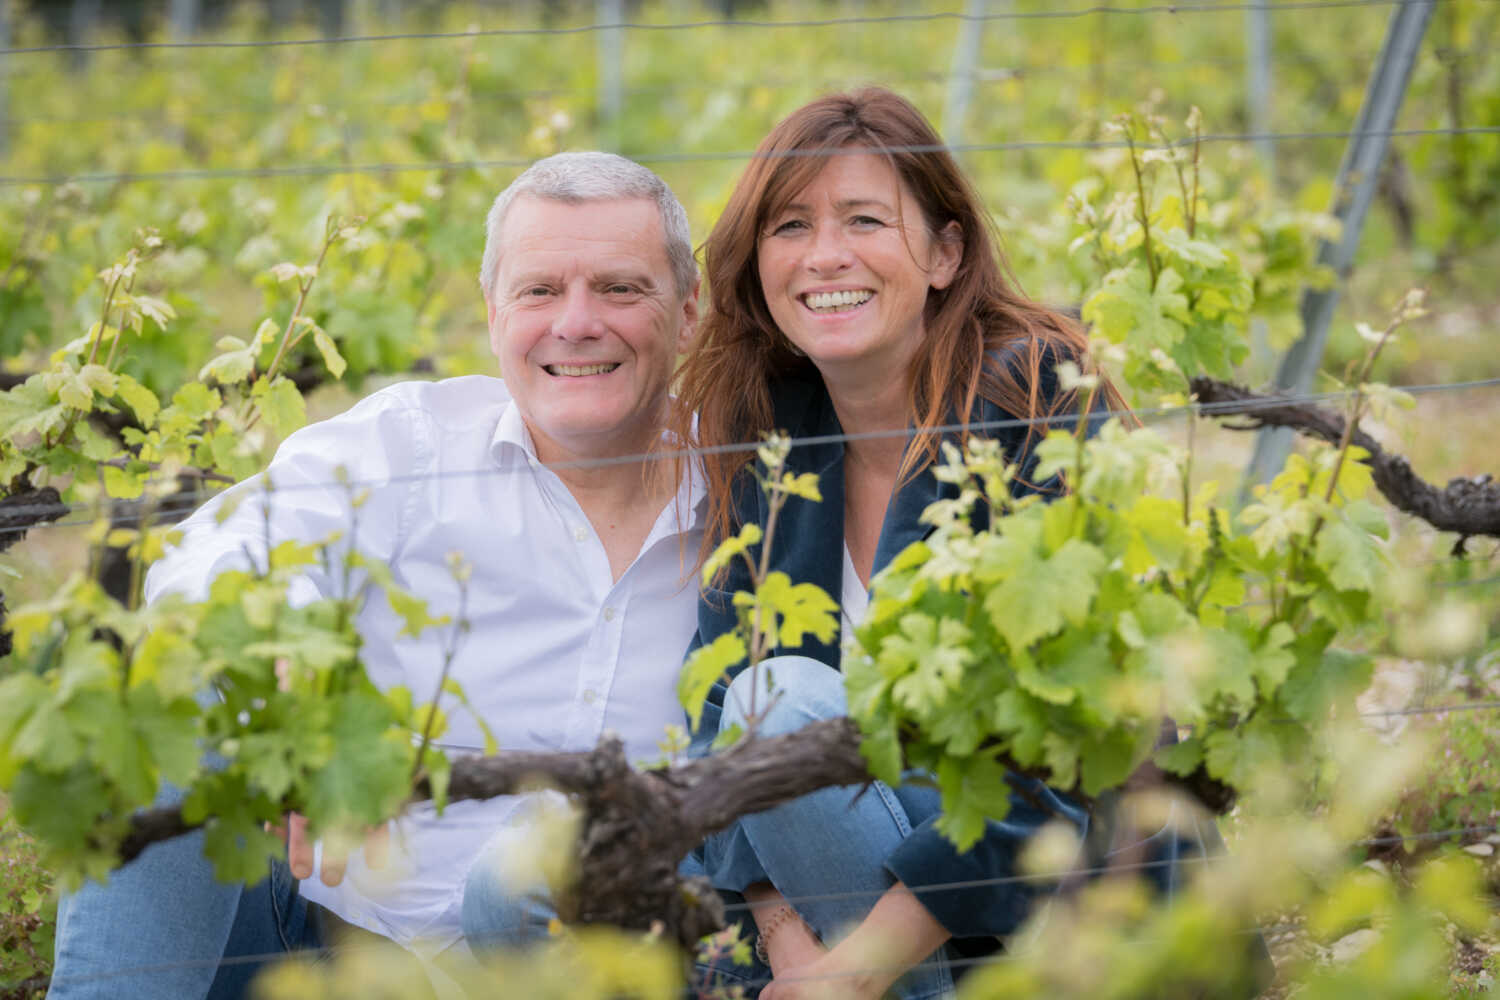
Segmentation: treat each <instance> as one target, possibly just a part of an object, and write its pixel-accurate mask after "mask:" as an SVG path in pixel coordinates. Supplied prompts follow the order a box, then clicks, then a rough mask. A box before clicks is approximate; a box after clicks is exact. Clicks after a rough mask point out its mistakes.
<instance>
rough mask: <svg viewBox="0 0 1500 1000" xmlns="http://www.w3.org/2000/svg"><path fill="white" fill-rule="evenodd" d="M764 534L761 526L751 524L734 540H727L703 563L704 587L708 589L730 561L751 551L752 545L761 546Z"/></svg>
mask: <svg viewBox="0 0 1500 1000" xmlns="http://www.w3.org/2000/svg"><path fill="white" fill-rule="evenodd" d="M761 535H762V532H761V530H760V525H758V524H755V523H754V522H751V523H749V524H746V525H743V526H742V527H741V528H740V533H739V534H738V535H735V536H734V537H733V538H726V539H724V540H723V541H722V542H720V543H719V545H718V548H716V549H714V551H713V554H712V555H710V556H709V557H708V559H707V560H705V561H704V563H703V586H705V587H707V586H708V585H709V582H710V581H712V580H713V578H714V577H716V576H718V575H719V571H720V570H721V569H723V568H724V567H725V566H727V565H729V560H731V559H733V558H734V557H735V556H737V555H739V554H740V553H742V552H744V551H745V550H747V549H749V548H750V546H752V545H758V544H760V540H761Z"/></svg>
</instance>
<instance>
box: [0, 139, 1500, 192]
mask: <svg viewBox="0 0 1500 1000" xmlns="http://www.w3.org/2000/svg"><path fill="white" fill-rule="evenodd" d="M1362 135H1364V136H1375V135H1382V136H1389V137H1392V138H1400V137H1407V138H1412V137H1422V136H1454V135H1500V125H1469V126H1464V127H1461V128H1451V127H1450V128H1399V129H1367V130H1365V131H1362V132H1360V131H1347V130H1337V129H1335V130H1331V131H1305V132H1273V133H1270V134H1266V135H1256V134H1253V133H1249V132H1238V133H1208V134H1205V135H1200V136H1193V137H1188V138H1184V139H1177V140H1173V141H1171V142H1164V143H1163V142H1157V143H1145V142H1137V143H1136V144H1135V148H1136V149H1139V150H1147V149H1182V148H1188V147H1191V146H1193V145H1195V144H1197V143H1200V142H1202V143H1220V142H1246V143H1254V142H1262V141H1265V142H1293V141H1314V140H1329V139H1343V140H1348V139H1351V138H1354V137H1357V136H1362ZM1128 146H1129V144H1128V143H1127V142H1125V140H1123V139H1118V140H1116V139H1017V140H1012V141H1009V142H987V143H968V144H965V145H959V146H949V145H946V144H939V145H927V146H888V147H886V148H885V151H886V152H888V153H941V152H949V153H955V154H963V153H1000V152H1017V151H1024V150H1045V149H1075V150H1077V149H1125V148H1128ZM857 152H858V150H850V151H848V152H846V151H844V150H800V149H799V150H785V151H781V152H777V153H773V154H769V155H770V156H774V157H802V156H842V155H854V154H855V153H857ZM757 155H767V154H757V153H756V152H754V151H753V150H726V151H704V152H686V151H678V152H656V153H652V152H645V153H633V154H632V155H631V158H632V159H634V160H636V161H637V162H639V163H708V162H722V161H726V160H753V159H755V158H756V157H757ZM534 162H535V158H533V157H495V158H485V159H472V160H429V161H421V162H416V163H394V162H391V163H353V164H348V163H344V164H337V163H309V164H293V165H290V166H284V167H269V166H268V167H186V168H182V169H178V170H151V171H122V172H120V173H110V174H37V175H34V176H29V177H27V176H14V175H7V176H0V187H6V186H16V185H26V184H37V185H57V184H134V183H139V182H141V181H192V180H229V179H241V180H243V179H246V178H252V177H332V176H344V175H349V174H391V173H410V172H413V171H433V172H439V171H453V170H490V169H501V168H504V169H519V168H522V167H528V166H530V165H531V164H532V163H534Z"/></svg>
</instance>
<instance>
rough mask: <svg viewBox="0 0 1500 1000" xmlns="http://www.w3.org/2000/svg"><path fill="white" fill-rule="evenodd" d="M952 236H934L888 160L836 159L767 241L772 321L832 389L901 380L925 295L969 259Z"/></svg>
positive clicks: (763, 249) (773, 224)
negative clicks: (833, 384)
mask: <svg viewBox="0 0 1500 1000" xmlns="http://www.w3.org/2000/svg"><path fill="white" fill-rule="evenodd" d="M949 228H950V229H951V234H950V238H946V239H943V240H939V239H936V238H935V237H934V236H933V234H932V233H930V232H929V231H928V229H927V224H926V222H925V220H924V219H923V217H922V212H921V209H920V208H919V207H918V205H917V203H916V199H915V198H914V197H913V196H912V194H911V192H910V190H908V188H907V186H906V185H905V184H904V183H903V182H902V181H901V179H900V177H899V176H898V175H897V174H896V171H895V169H894V168H893V167H892V166H891V165H890V163H888V162H887V161H886V159H885V158H884V157H882V156H880V155H878V154H875V153H868V152H852V153H847V152H846V153H841V154H839V155H835V156H830V157H829V158H828V161H827V163H826V164H825V165H824V167H823V169H822V171H821V172H820V173H819V174H818V175H817V176H816V177H814V178H813V180H812V182H811V183H809V184H808V185H807V186H806V187H805V188H803V189H802V190H801V191H799V192H797V193H796V195H795V196H793V198H792V200H791V203H790V204H788V205H787V206H786V208H784V209H782V211H781V212H780V213H779V214H777V215H774V216H772V217H771V218H770V219H768V220H767V224H766V226H765V228H764V229H763V230H762V232H761V235H760V243H759V246H758V248H757V263H758V266H759V269H760V282H761V289H762V291H763V293H764V294H765V298H766V304H767V305H768V306H769V307H770V310H771V316H772V317H773V318H774V319H775V320H776V325H777V326H779V327H780V328H781V332H782V333H784V334H785V335H786V337H787V339H788V340H790V341H791V342H792V343H793V344H794V345H795V346H796V347H797V348H798V349H800V350H801V351H802V352H803V353H805V354H806V355H807V356H808V357H809V358H811V359H812V361H813V363H814V364H815V365H817V367H818V370H819V371H820V372H822V373H823V376H824V378H825V379H828V380H830V381H831V382H838V383H843V384H846V385H847V384H849V382H850V380H851V379H853V380H855V381H856V382H864V381H865V380H891V379H895V380H898V381H899V380H904V376H905V372H906V368H907V365H908V364H909V363H910V361H911V359H912V357H913V356H914V355H915V354H916V351H917V345H918V344H919V343H920V342H921V339H922V334H923V329H922V313H923V310H924V308H925V307H926V304H927V291H928V289H930V288H946V287H947V286H948V284H949V283H950V282H951V281H952V280H953V276H954V273H955V272H956V271H957V269H958V263H959V260H960V258H961V257H962V255H963V245H962V243H961V241H960V239H959V237H958V224H957V223H950V224H949ZM877 384H878V383H877Z"/></svg>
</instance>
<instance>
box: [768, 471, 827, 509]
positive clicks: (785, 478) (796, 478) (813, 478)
mask: <svg viewBox="0 0 1500 1000" xmlns="http://www.w3.org/2000/svg"><path fill="white" fill-rule="evenodd" d="M776 485H777V488H778V489H779V490H780V491H781V492H783V493H786V494H788V495H789V496H794V497H801V498H802V499H804V500H812V501H814V502H815V503H822V502H823V494H822V493H820V492H818V474H817V473H816V472H804V473H802V474H801V475H793V474H792V473H790V472H783V473H782V474H781V481H780V482H779V483H777V484H776Z"/></svg>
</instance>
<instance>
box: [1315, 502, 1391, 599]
mask: <svg viewBox="0 0 1500 1000" xmlns="http://www.w3.org/2000/svg"><path fill="white" fill-rule="evenodd" d="M1315 551H1316V555H1317V559H1318V562H1319V563H1321V564H1322V565H1323V566H1325V567H1327V569H1328V579H1329V581H1330V582H1331V583H1332V584H1333V585H1334V586H1335V587H1337V588H1338V589H1340V590H1371V589H1373V588H1374V587H1375V586H1376V585H1377V584H1378V583H1379V582H1380V580H1381V579H1382V578H1384V576H1385V575H1386V573H1387V572H1389V568H1388V567H1387V565H1386V560H1385V557H1384V555H1383V554H1382V553H1381V551H1380V550H1379V549H1378V548H1376V547H1375V543H1374V540H1373V539H1372V538H1371V537H1370V536H1369V535H1368V534H1366V533H1365V532H1364V531H1362V530H1360V529H1359V528H1358V527H1356V526H1354V525H1353V524H1350V523H1349V522H1348V521H1346V520H1345V519H1343V518H1341V517H1330V518H1328V519H1327V520H1325V521H1324V522H1323V527H1322V529H1321V530H1320V531H1319V532H1318V540H1317V547H1316V550H1315Z"/></svg>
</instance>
